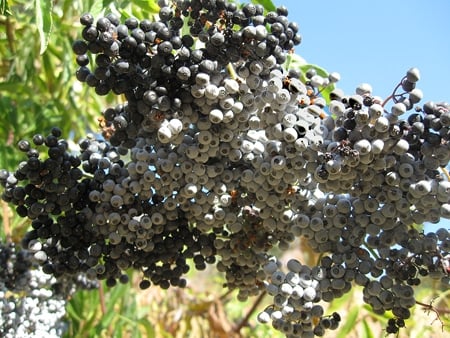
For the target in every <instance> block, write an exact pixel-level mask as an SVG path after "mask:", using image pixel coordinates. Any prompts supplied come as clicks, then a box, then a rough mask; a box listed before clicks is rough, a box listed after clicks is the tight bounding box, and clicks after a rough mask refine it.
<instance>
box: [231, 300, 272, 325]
mask: <svg viewBox="0 0 450 338" xmlns="http://www.w3.org/2000/svg"><path fill="white" fill-rule="evenodd" d="M265 296H266V291H263V292H262V293H261V294H260V295H259V296H258V298H256V300H255V302H254V303H253V305H252V307H251V308H250V310H248V312H247V314H246V315H245V317H244V318H243V319H242V320H241V322H240V323H239V324H238V325H237V326H236V327H234V329H233V331H234V332H236V333H239V332H240V331H241V329H242V328H243V327H244V326H246V325H247V324H248V320H249V319H250V317H251V316H252V314H253V312H255V310H256V308H257V307H258V306H259V304H260V303H261V302H262V300H263V299H264V297H265Z"/></svg>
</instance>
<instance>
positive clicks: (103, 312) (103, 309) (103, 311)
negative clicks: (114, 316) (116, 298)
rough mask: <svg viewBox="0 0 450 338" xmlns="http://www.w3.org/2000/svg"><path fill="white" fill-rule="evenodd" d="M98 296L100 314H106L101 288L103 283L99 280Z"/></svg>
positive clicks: (103, 293)
mask: <svg viewBox="0 0 450 338" xmlns="http://www.w3.org/2000/svg"><path fill="white" fill-rule="evenodd" d="M98 296H99V299H100V309H101V311H102V315H103V316H104V315H105V314H106V305H105V290H104V289H103V284H102V283H101V282H100V283H99V285H98Z"/></svg>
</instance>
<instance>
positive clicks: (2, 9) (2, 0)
mask: <svg viewBox="0 0 450 338" xmlns="http://www.w3.org/2000/svg"><path fill="white" fill-rule="evenodd" d="M0 15H6V16H10V15H12V13H11V10H10V9H9V4H8V0H0Z"/></svg>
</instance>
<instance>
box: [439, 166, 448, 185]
mask: <svg viewBox="0 0 450 338" xmlns="http://www.w3.org/2000/svg"><path fill="white" fill-rule="evenodd" d="M441 171H442V172H443V173H444V175H445V177H447V181H449V182H450V173H449V172H448V170H447V168H444V167H441Z"/></svg>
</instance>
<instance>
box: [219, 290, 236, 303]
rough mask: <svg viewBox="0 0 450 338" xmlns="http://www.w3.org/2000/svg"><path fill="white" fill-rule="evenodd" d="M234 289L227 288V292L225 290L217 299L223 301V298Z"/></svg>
mask: <svg viewBox="0 0 450 338" xmlns="http://www.w3.org/2000/svg"><path fill="white" fill-rule="evenodd" d="M233 291H234V290H233V289H228V290H227V292H225V293H224V294H223V295H222V296H220V297H219V299H220V300H221V301H224V300H225V298H227V297H228V296H229V295H230V294H231V293H232V292H233Z"/></svg>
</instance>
